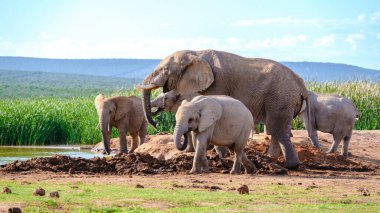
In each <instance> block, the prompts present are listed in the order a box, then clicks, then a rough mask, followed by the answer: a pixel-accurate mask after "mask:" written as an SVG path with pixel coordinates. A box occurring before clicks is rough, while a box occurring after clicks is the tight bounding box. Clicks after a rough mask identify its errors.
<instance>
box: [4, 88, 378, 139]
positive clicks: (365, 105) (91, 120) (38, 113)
mask: <svg viewBox="0 0 380 213" xmlns="http://www.w3.org/2000/svg"><path fill="white" fill-rule="evenodd" d="M307 86H308V89H309V90H311V91H314V92H318V93H334V94H339V95H343V96H345V97H348V98H349V99H351V100H353V102H354V103H355V105H356V106H357V108H358V109H359V111H360V113H361V117H360V119H359V121H357V122H356V125H355V129H359V130H364V129H367V130H372V129H380V83H368V82H349V83H338V82H334V83H314V82H313V83H308V84H307ZM158 92H159V91H155V93H154V94H153V96H155V95H157V94H158ZM105 94H106V96H111V95H137V96H140V94H139V93H138V92H137V91H135V90H126V89H124V90H118V91H116V92H115V91H113V92H112V91H108V92H107V91H106V92H105ZM96 95H97V93H96V92H93V93H92V94H91V95H88V94H84V95H75V94H72V97H50V96H40V97H37V96H34V97H26V98H25V97H23V96H22V97H13V96H12V97H13V98H5V99H1V100H0V138H1V141H0V145H42V144H45V145H46V144H78V143H80V144H93V143H96V142H99V141H101V134H100V130H99V129H98V128H97V123H98V118H97V114H96V110H95V107H94V105H93V100H94V98H95V96H96ZM155 119H156V120H157V121H158V130H154V129H153V128H151V127H149V129H148V132H149V134H155V133H157V132H162V131H167V132H172V131H173V125H174V116H173V115H171V114H169V113H163V114H160V115H159V116H157V117H156V118H155ZM293 128H294V129H302V128H303V125H302V123H301V122H300V120H299V119H295V120H294V122H293ZM116 136H117V132H116V130H114V131H113V137H116Z"/></svg>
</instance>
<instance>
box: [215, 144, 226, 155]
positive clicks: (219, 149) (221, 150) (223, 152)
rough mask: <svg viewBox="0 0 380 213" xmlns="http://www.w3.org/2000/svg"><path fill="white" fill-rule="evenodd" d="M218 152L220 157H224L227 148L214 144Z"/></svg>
mask: <svg viewBox="0 0 380 213" xmlns="http://www.w3.org/2000/svg"><path fill="white" fill-rule="evenodd" d="M214 148H215V151H216V153H217V154H218V156H219V158H224V157H226V155H227V149H226V147H223V146H214Z"/></svg>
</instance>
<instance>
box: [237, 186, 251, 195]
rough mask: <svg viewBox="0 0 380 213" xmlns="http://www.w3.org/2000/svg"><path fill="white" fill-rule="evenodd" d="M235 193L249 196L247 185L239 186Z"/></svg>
mask: <svg viewBox="0 0 380 213" xmlns="http://www.w3.org/2000/svg"><path fill="white" fill-rule="evenodd" d="M237 191H238V192H239V194H249V188H248V186H247V185H242V186H240V187H239V188H238V189H237Z"/></svg>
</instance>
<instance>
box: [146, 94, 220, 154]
mask: <svg viewBox="0 0 380 213" xmlns="http://www.w3.org/2000/svg"><path fill="white" fill-rule="evenodd" d="M198 95H199V94H198V93H194V94H188V95H186V96H181V95H180V94H179V93H177V92H176V90H172V91H169V92H166V93H162V94H160V95H159V96H157V97H156V98H155V99H154V100H153V101H152V102H151V106H152V108H157V109H156V111H154V112H152V114H153V115H157V114H158V113H159V112H162V111H167V112H172V113H174V114H175V113H176V112H177V110H178V107H179V106H180V104H181V102H182V101H183V100H187V101H191V100H192V99H193V98H194V97H196V96H198ZM185 134H186V135H187V136H186V137H187V138H185V139H187V140H188V143H187V147H186V149H185V151H186V152H194V151H195V147H196V144H195V141H194V140H193V136H192V134H191V133H190V132H188V133H185ZM214 148H215V151H216V152H217V153H218V155H219V157H220V158H223V157H225V156H226V154H227V150H226V149H225V148H224V147H219V146H215V147H214Z"/></svg>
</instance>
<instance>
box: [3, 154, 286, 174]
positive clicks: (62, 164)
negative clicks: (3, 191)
mask: <svg viewBox="0 0 380 213" xmlns="http://www.w3.org/2000/svg"><path fill="white" fill-rule="evenodd" d="M209 152H210V153H209V156H210V158H209V165H210V171H211V172H216V173H228V172H229V170H230V169H231V168H232V164H233V160H232V159H231V158H225V159H220V158H219V157H218V155H217V154H216V153H214V152H212V151H209ZM259 155H260V154H259ZM250 157H251V159H252V160H253V162H254V163H255V164H256V166H257V168H258V169H259V171H258V172H260V173H280V174H283V173H286V170H285V169H283V168H282V167H280V166H278V165H277V166H273V165H274V163H273V162H271V160H270V159H269V158H267V157H265V156H261V155H260V156H259V157H257V156H250ZM257 159H266V160H257ZM192 162H193V154H186V153H184V154H181V155H179V156H177V157H173V158H171V159H169V160H160V159H157V158H155V157H152V156H151V155H149V154H143V153H133V154H123V155H116V156H114V157H109V158H99V157H95V158H92V159H83V158H71V157H68V156H61V155H55V156H52V157H44V158H33V159H30V160H27V161H15V162H12V163H8V164H6V165H3V166H2V168H1V169H0V170H1V171H5V172H34V171H50V172H67V173H70V174H162V173H177V172H188V171H189V170H190V169H191V167H192Z"/></svg>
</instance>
